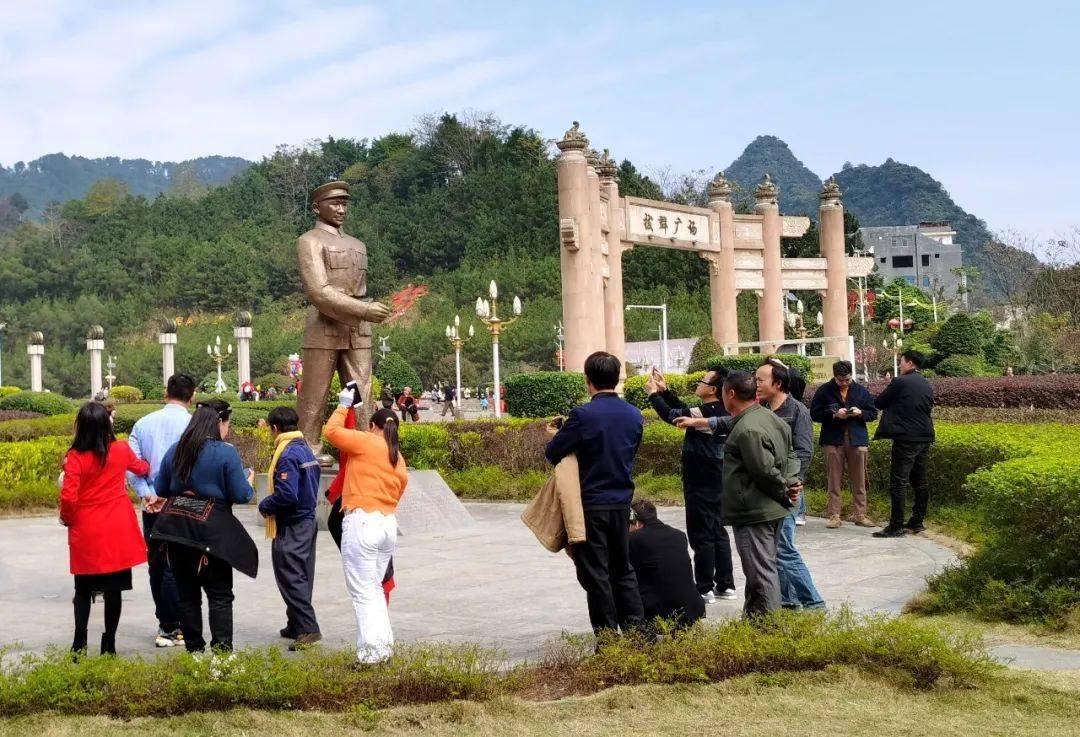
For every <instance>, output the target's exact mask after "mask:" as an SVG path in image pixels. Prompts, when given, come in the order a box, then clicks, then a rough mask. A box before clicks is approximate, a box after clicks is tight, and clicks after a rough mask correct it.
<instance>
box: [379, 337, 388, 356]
mask: <svg viewBox="0 0 1080 737" xmlns="http://www.w3.org/2000/svg"><path fill="white" fill-rule="evenodd" d="M389 352H390V336H388V335H383V336H380V337H379V354H380V355H381V356H382V357H383V358H386V354H387V353H389Z"/></svg>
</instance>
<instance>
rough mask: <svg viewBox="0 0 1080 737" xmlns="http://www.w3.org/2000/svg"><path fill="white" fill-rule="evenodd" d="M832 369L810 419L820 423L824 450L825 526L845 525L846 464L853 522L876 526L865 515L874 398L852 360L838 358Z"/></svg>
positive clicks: (812, 403) (818, 393)
mask: <svg viewBox="0 0 1080 737" xmlns="http://www.w3.org/2000/svg"><path fill="white" fill-rule="evenodd" d="M832 369H833V378H832V380H831V381H829V382H827V383H825V384H822V385H821V386H820V387H819V388H818V390H817V391H816V392H814V398H813V399H812V400H811V402H810V419H812V420H813V421H814V422H820V423H821V435H820V436H819V439H818V442H819V444H820V445H821V447H822V449H823V450H824V451H825V472H826V475H827V476H828V485H829V502H828V505H827V507H826V509H825V516H826V518H827V520H826V522H825V526H826V527H828V528H830V529H836V528H837V527H840V525H841V524H842V523H841V521H840V510H841V509H842V508H843V503H844V502H843V496H842V489H843V485H844V467H845V466H846V467H847V474H848V482H849V483H850V484H851V507H852V509H851V518H850V521H851V522H854V523H855V524H856V525H858V526H859V527H876V525H875V524H874V522H873V520H871V519H870V518H869V517H868V516H867V515H866V459H867V457H868V455H869V445H870V435H869V433H867V431H866V423H868V422H873V421H874V420H875V419H877V408H876V407H875V406H874V397H873V396H871V394H870V392H869V391H867V390H866V387H864V386H862V385H861V384H859V383H857V382H856V381H855V379H854V377H853V373H854V372H853V370H852V366H851V362H850V361H837V362H836V363H834V364H833V367H832Z"/></svg>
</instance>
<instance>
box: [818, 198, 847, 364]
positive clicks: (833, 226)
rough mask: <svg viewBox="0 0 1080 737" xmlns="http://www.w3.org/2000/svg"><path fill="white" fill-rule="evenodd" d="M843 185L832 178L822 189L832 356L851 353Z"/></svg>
mask: <svg viewBox="0 0 1080 737" xmlns="http://www.w3.org/2000/svg"><path fill="white" fill-rule="evenodd" d="M841 194H842V193H841V192H840V185H839V184H837V182H836V178H835V177H829V181H827V182H825V186H824V187H823V188H822V190H821V209H820V211H819V215H818V222H819V223H820V227H821V255H822V256H824V257H825V284H826V288H825V294H824V297H823V298H822V309H821V311H822V314H823V316H824V318H825V319H824V328H823V329H824V332H825V337H826V338H836V340H830V341H829V342H828V343H826V344H825V353H826V355H829V356H846V355H847V352H848V340H847V334H848V302H847V257H846V255H845V253H844V205H843V203H841V201H840V196H841Z"/></svg>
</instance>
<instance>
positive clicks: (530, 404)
mask: <svg viewBox="0 0 1080 737" xmlns="http://www.w3.org/2000/svg"><path fill="white" fill-rule="evenodd" d="M504 386H505V387H506V408H507V409H508V410H509V412H510V414H511V415H513V416H514V417H552V416H554V415H565V414H567V413H568V412H569V411H570V410H571V409H573V408H574V407H576V406H577V405H579V404H581V403H582V402H584V401H585V400H586V399H588V397H589V391H588V389H587V387H586V386H585V376H584V375H583V374H578V373H573V372H570V371H534V372H532V373H528V374H515V375H514V376H511V377H509V378H507V380H506V382H505V384H504Z"/></svg>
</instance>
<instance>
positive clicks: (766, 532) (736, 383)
mask: <svg viewBox="0 0 1080 737" xmlns="http://www.w3.org/2000/svg"><path fill="white" fill-rule="evenodd" d="M756 394H757V384H756V382H755V381H754V377H753V375H752V374H748V373H746V372H744V371H735V372H732V373H731V374H729V375H728V377H727V379H726V380H725V381H724V391H723V400H724V406H725V407H726V408H727V411H728V412H729V413H730V414H731V419H730V420H728V422H729V423H731V431H730V433H729V434H728V438H727V441H726V442H725V443H724V502H723V505H722V506H723V510H724V511H723V516H724V524H726V525H731V527H732V530H733V532H734V533H735V548H736V550H737V551H738V553H739V560H740V562H741V563H742V569H743V575H744V576H745V577H746V602H745V604H744V605H743V611H744V612H745V614H746V615H747V616H750V617H754V616H758V615H761V614H765V613H767V612H771V611H775V610H776V609H779V608H780V580H779V577H778V575H777V569H776V542H777V536H778V534H779V532H780V525H781V523H782V521H783V519H784V518H785V517H786V516H787V514H788V512H789V510H790V509H791V508H792V507H793V506H794V504H795V502H796V501H797V500H798V498H799V494H800V493H802V482H800V481H799V459H798V458H796V457H795V453H794V451H793V450H792V445H791V429H790V428H789V427H788V425H787V423H786V422H784V421H783V420H781V419H780V418H779V417H777V416H776V415H775V414H774V413H773V412H772V411H770V410H769V409H768V408H767V407H763V406H761V405H760V404H758V403H757V400H756ZM722 419H725V418H713V417H710V418H692V417H687V418H679V419H677V420H676V425H678V426H679V427H698V426H702V425H706V423H707V424H712V423H713V422H714V421H715V422H717V424H718V425H719V421H720V420H722ZM706 426H707V425H706Z"/></svg>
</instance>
